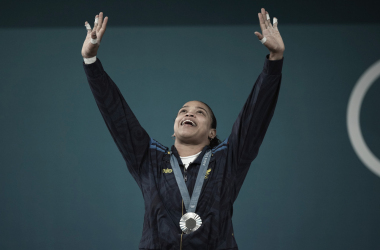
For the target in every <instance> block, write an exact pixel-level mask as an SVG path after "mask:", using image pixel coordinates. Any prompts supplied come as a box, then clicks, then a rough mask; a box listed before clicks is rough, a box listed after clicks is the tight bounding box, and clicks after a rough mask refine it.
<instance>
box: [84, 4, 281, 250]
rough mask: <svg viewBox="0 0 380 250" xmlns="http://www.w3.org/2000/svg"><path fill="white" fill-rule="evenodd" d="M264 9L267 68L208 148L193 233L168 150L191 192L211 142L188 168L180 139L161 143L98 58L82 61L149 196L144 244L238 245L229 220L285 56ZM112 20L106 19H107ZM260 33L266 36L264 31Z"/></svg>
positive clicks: (198, 249) (198, 248)
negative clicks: (184, 226)
mask: <svg viewBox="0 0 380 250" xmlns="http://www.w3.org/2000/svg"><path fill="white" fill-rule="evenodd" d="M265 13H267V12H265V10H264V9H262V14H261V16H260V14H259V19H260V26H261V28H262V31H263V34H264V35H266V36H267V37H268V44H264V45H265V46H266V47H268V49H269V50H270V52H271V53H270V54H269V55H267V56H266V58H265V62H264V68H263V70H262V72H261V74H260V75H259V77H258V79H257V80H256V83H255V84H254V86H253V88H252V91H251V93H250V94H249V96H248V99H247V101H246V102H245V104H244V107H243V108H242V110H241V112H240V114H239V116H238V118H237V119H236V121H235V123H234V125H233V128H232V131H231V134H230V135H229V137H228V138H227V139H226V140H224V141H223V142H222V143H221V144H219V145H218V146H216V147H213V148H212V149H211V150H212V156H211V160H210V163H209V165H208V168H207V173H206V175H205V177H204V178H205V179H204V183H203V186H202V190H201V194H200V197H199V201H198V205H197V207H196V211H195V212H196V213H197V214H198V215H199V216H200V217H201V218H202V225H201V227H200V228H199V229H198V230H196V231H195V232H192V233H190V234H184V233H182V231H181V229H180V227H179V221H180V218H181V217H182V215H183V214H185V213H186V211H185V208H184V203H183V199H182V196H181V193H180V191H179V188H178V185H177V182H176V179H175V176H174V173H173V170H172V166H171V164H170V157H171V155H172V154H173V155H174V156H175V157H176V159H177V160H178V162H179V166H180V170H181V173H182V175H183V176H184V179H185V180H186V182H185V184H186V187H187V189H188V191H189V194H190V197H191V195H192V192H193V189H194V185H195V181H196V178H197V174H198V169H199V167H200V164H201V161H202V158H203V156H204V154H205V153H206V151H207V150H209V149H210V147H209V145H206V146H205V147H204V148H203V150H202V152H201V153H200V154H199V155H198V157H197V158H196V159H195V160H194V161H193V162H192V163H191V164H190V166H189V167H188V168H187V170H186V169H185V168H184V166H183V164H182V161H181V158H180V156H179V154H178V151H177V149H176V147H175V146H172V147H171V149H169V148H167V147H165V146H163V145H162V144H160V143H159V142H157V141H155V140H154V139H152V138H151V137H150V136H149V135H148V133H147V132H146V131H145V130H144V129H143V128H142V127H141V125H140V123H139V122H138V120H137V119H136V117H135V115H134V114H133V112H132V110H131V109H130V107H129V106H128V104H127V102H126V101H125V100H124V98H123V96H122V94H121V93H120V90H119V88H118V87H117V86H116V85H115V83H114V82H113V81H112V79H111V78H110V77H109V76H108V74H107V73H106V72H105V71H104V69H103V66H102V64H101V62H100V60H99V58H95V59H94V60H95V62H94V61H92V62H91V63H90V64H85V63H83V67H84V70H85V73H86V75H87V79H88V82H89V85H90V88H91V91H92V93H93V95H94V97H95V101H96V104H97V106H98V108H99V110H100V112H101V114H102V116H103V118H104V121H105V123H106V125H107V127H108V129H109V131H110V133H111V135H112V137H113V139H114V141H115V143H116V145H117V147H118V148H119V150H120V152H121V154H122V155H123V158H124V159H125V162H126V165H127V167H128V170H129V172H130V173H131V174H132V176H133V178H134V179H135V180H136V182H137V184H138V186H139V187H140V189H141V191H142V194H143V197H144V203H145V215H144V226H143V232H142V238H141V240H140V244H139V249H146V250H148V249H151V250H152V249H163V250H171V249H176V250H178V249H184V250H203V249H210V250H212V249H238V248H237V244H236V241H235V238H234V230H233V226H232V215H233V204H234V202H235V200H236V198H237V196H238V193H239V191H240V188H241V186H242V184H243V181H244V179H245V177H246V175H247V172H248V170H249V167H250V165H251V162H252V161H253V160H254V159H255V157H256V156H257V154H258V151H259V147H260V145H261V143H262V141H263V139H264V135H265V133H266V131H267V128H268V126H269V123H270V121H271V119H272V116H273V113H274V110H275V106H276V102H277V98H278V94H279V90H280V84H281V71H282V64H283V57H282V54H281V55H280V57H276V55H275V53H274V51H275V50H271V46H272V43H273V40H271V38H270V34H269V33H268V32H264V31H265V29H270V28H271V27H272V26H271V25H270V27H269V26H268V23H267V21H265V23H264V21H263V20H264V19H263V17H264V16H265ZM102 15H103V14H102V13H101V18H102ZM101 18H100V20H101ZM106 18H107V17H106ZM107 21H108V19H105V23H106V22H107ZM100 23H101V21H100ZM86 24H87V23H86ZM263 25H264V26H263ZM100 26H101V25H100ZM104 26H105V25H104ZM274 27H275V29H276V30H277V27H276V26H274ZM95 29H96V26H95V28H94V30H95ZM104 29H105V28H104ZM272 29H273V27H272ZM98 31H99V30H97V31H96V32H98ZM100 31H101V29H100ZM267 31H268V30H267ZM103 33H104V31H103ZM103 33H101V32H100V33H96V34H101V35H102V34H103ZM257 33H258V32H257ZM94 34H95V31H91V30H89V33H88V36H87V38H86V41H85V44H84V47H83V51H86V50H88V51H90V49H88V47H89V46H92V45H88V39H89V38H91V37H93V38H94V37H95V38H96V36H94ZM255 34H256V33H255ZM268 34H269V35H268ZM256 35H257V36H258V37H259V39H263V36H262V35H261V34H260V33H259V35H258V34H256ZM280 38H281V37H280ZM262 42H263V41H262ZM281 42H282V40H281ZM85 46H88V47H85ZM96 46H97V47H96V50H97V48H98V45H96ZM83 51H82V55H83V57H84V58H90V57H91V58H92V57H93V56H94V55H96V51H95V52H94V53H93V54H91V53H89V52H88V53H87V52H83ZM280 52H281V51H280ZM282 52H283V51H282Z"/></svg>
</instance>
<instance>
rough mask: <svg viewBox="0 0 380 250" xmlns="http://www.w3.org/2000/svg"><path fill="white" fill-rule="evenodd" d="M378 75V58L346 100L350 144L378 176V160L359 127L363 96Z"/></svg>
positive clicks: (379, 170) (379, 171)
mask: <svg viewBox="0 0 380 250" xmlns="http://www.w3.org/2000/svg"><path fill="white" fill-rule="evenodd" d="M379 76H380V60H379V61H377V62H376V63H374V64H373V65H372V66H371V67H369V68H368V69H367V70H366V71H365V72H364V73H363V75H362V76H361V77H360V78H359V80H358V82H357V83H356V85H355V87H354V89H353V90H352V93H351V96H350V100H349V101H348V109H347V129H348V136H349V138H350V141H351V144H352V146H353V147H354V150H355V152H356V154H357V155H358V156H359V158H360V160H361V161H362V162H363V163H364V165H365V166H367V167H368V168H369V169H370V170H371V171H372V172H373V173H374V174H376V175H378V176H379V177H380V160H379V159H378V158H376V156H375V155H374V154H373V153H372V152H371V150H370V149H369V148H368V146H367V144H366V143H365V141H364V139H363V135H362V131H361V129H360V108H361V105H362V102H363V99H364V96H365V94H366V93H367V91H368V89H369V88H370V87H371V85H372V84H373V83H374V82H375V80H376V79H377V78H378V77H379Z"/></svg>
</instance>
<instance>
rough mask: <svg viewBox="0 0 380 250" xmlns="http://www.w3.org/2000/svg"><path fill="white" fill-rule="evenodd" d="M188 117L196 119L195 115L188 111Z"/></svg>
mask: <svg viewBox="0 0 380 250" xmlns="http://www.w3.org/2000/svg"><path fill="white" fill-rule="evenodd" d="M186 116H190V117H194V114H193V113H192V112H191V111H188V112H187V113H186Z"/></svg>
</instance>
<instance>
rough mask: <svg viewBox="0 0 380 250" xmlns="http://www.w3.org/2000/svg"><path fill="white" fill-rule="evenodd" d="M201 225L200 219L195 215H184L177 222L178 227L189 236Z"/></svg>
mask: <svg viewBox="0 0 380 250" xmlns="http://www.w3.org/2000/svg"><path fill="white" fill-rule="evenodd" d="M201 225H202V219H201V217H199V215H197V214H196V213H192V212H189V213H186V214H184V215H183V216H182V217H181V220H180V221H179V227H180V228H181V230H182V231H183V232H184V233H185V234H189V233H192V232H194V231H195V230H197V229H198V228H199V227H200V226H201Z"/></svg>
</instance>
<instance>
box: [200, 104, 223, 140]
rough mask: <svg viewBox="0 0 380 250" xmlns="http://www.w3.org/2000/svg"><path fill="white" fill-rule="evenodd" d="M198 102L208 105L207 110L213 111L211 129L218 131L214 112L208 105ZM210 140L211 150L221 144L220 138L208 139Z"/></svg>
mask: <svg viewBox="0 0 380 250" xmlns="http://www.w3.org/2000/svg"><path fill="white" fill-rule="evenodd" d="M198 102H201V103H203V104H204V105H206V106H207V108H208V109H209V110H210V111H211V119H212V122H211V128H213V129H216V118H215V115H214V112H212V109H211V108H210V106H208V105H207V104H206V103H204V102H202V101H198ZM208 139H209V140H210V148H214V147H216V146H218V145H219V144H220V143H221V141H220V140H219V138H218V136H215V137H214V138H213V139H211V138H208Z"/></svg>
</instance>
